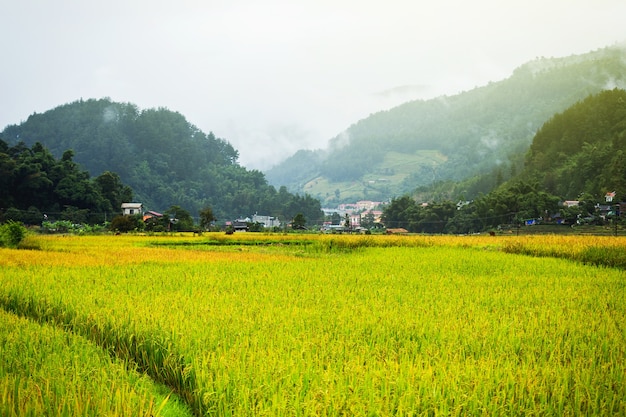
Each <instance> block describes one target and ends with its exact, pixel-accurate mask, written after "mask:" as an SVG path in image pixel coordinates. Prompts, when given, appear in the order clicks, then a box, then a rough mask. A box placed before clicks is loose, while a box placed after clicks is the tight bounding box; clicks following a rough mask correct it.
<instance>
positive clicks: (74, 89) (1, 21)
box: [0, 0, 626, 169]
mask: <svg viewBox="0 0 626 417" xmlns="http://www.w3.org/2000/svg"><path fill="white" fill-rule="evenodd" d="M624 16H626V2H624V1H623V0H598V1H594V2H590V1H579V0H551V1H549V2H546V1H539V0H529V1H526V2H503V1H491V0H475V1H473V2H467V1H461V0H447V1H438V2H417V1H409V0H406V1H405V0H396V1H394V0H391V1H386V2H380V1H376V2H374V1H367V0H365V1H363V0H360V1H356V0H346V1H326V0H321V1H320V0H316V1H286V0H285V1H283V0H271V1H265V2H258V1H237V0H228V1H219V0H216V1H176V2H165V1H148V0H135V1H121V0H110V1H107V2H82V1H80V2H79V1H69V0H57V1H44V0H41V1H35V0H23V1H19V2H17V1H15V2H13V1H9V0H2V1H1V2H0V50H1V51H2V65H0V129H2V128H4V126H6V125H8V124H15V123H20V122H21V121H24V120H26V118H28V116H29V115H30V114H32V113H33V112H44V111H46V110H49V109H51V108H53V107H56V106H58V105H61V104H65V103H68V102H72V101H75V100H78V99H80V98H83V99H89V98H101V97H110V98H111V99H113V100H115V101H122V102H131V103H134V104H137V105H138V106H139V107H140V108H142V109H144V108H153V107H166V108H168V109H170V110H173V111H178V112H180V113H181V114H183V115H184V116H185V117H186V118H187V120H188V121H189V122H190V123H192V124H194V125H196V126H198V127H199V128H200V129H202V130H203V131H205V132H207V133H208V132H210V131H212V132H213V133H215V135H216V136H218V137H220V138H223V139H226V140H228V141H229V142H230V143H232V144H233V146H234V147H235V148H236V149H237V150H238V151H239V153H240V163H241V164H242V165H244V166H246V167H248V168H254V169H267V168H269V167H270V166H272V165H273V164H275V163H278V162H279V161H280V160H282V159H284V158H285V157H287V156H289V155H291V154H292V153H293V152H295V151H296V150H298V149H302V148H309V149H313V148H322V147H325V146H326V142H327V141H328V140H329V139H330V138H332V137H333V136H336V135H337V134H339V133H340V132H342V131H343V130H344V129H346V128H347V127H349V125H350V124H352V123H355V122H356V121H358V120H359V119H362V118H364V117H367V116H368V115H369V114H370V113H373V112H376V111H379V110H383V109H387V108H390V107H392V106H394V105H397V104H400V103H402V102H404V101H408V100H411V99H418V98H431V97H434V96H438V95H442V94H448V95H449V94H455V93H457V92H460V91H463V90H470V89H472V88H474V87H476V86H480V85H484V84H486V83H488V82H489V81H497V80H500V79H503V78H506V77H508V76H509V75H510V74H511V73H512V72H513V70H514V69H515V68H516V67H518V66H519V65H521V64H523V63H525V62H527V61H529V60H532V59H534V58H536V57H541V56H545V57H557V56H567V55H571V54H578V53H584V52H588V51H591V50H595V49H599V48H603V47H605V46H610V45H613V44H615V43H622V42H623V41H624V40H626V30H624V22H623V19H624Z"/></svg>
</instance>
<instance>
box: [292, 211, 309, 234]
mask: <svg viewBox="0 0 626 417" xmlns="http://www.w3.org/2000/svg"><path fill="white" fill-rule="evenodd" d="M305 225H306V219H305V218H304V215H303V214H302V213H298V214H296V215H295V217H294V218H293V220H292V221H291V227H292V228H293V229H295V230H303V229H306V226H305Z"/></svg>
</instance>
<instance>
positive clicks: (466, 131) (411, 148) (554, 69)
mask: <svg viewBox="0 0 626 417" xmlns="http://www.w3.org/2000/svg"><path fill="white" fill-rule="evenodd" d="M625 77H626V49H624V48H623V47H617V46H615V47H610V48H605V49H601V50H598V51H594V52H590V53H587V54H584V55H578V56H570V57H566V58H539V59H536V60H534V61H532V62H529V63H527V64H524V65H522V66H520V67H519V68H517V69H516V70H515V71H514V72H513V74H512V75H511V77H509V78H507V79H505V80H502V81H498V82H492V83H490V84H488V85H486V86H482V87H478V88H475V89H473V90H471V91H467V92H463V93H460V94H457V95H454V96H449V97H448V96H444V97H437V98H434V99H431V100H417V101H412V102H408V103H405V104H402V105H400V106H397V107H395V108H393V109H391V110H388V111H381V112H378V113H375V114H372V115H371V116H369V117H368V118H366V119H363V120H361V121H359V122H357V123H355V124H354V125H352V126H350V127H349V128H348V129H347V130H346V131H345V132H343V133H342V134H341V135H338V136H337V137H335V138H333V139H332V140H330V141H329V144H328V147H327V149H323V150H318V151H301V152H298V153H296V154H295V155H294V156H293V157H292V158H289V159H287V160H286V161H284V162H283V163H281V164H279V165H278V166H276V167H274V168H272V169H271V170H269V171H268V172H267V173H266V174H267V178H268V180H269V181H270V183H272V184H287V185H288V188H289V190H290V191H303V190H305V189H306V190H307V192H310V193H311V194H312V195H313V196H314V197H317V198H320V199H322V201H323V203H324V204H327V205H332V204H336V203H339V202H346V201H349V200H354V199H355V198H356V199H360V198H370V197H371V195H372V194H374V195H375V196H376V197H375V198H377V199H386V198H391V197H393V196H396V195H401V194H403V193H407V192H412V191H413V190H415V189H416V188H418V187H423V186H429V185H431V184H433V183H435V182H440V181H446V180H451V181H461V180H466V179H468V178H472V177H476V176H480V175H484V174H487V173H491V172H492V171H493V170H494V168H496V167H497V168H498V169H499V170H500V171H501V172H502V173H503V175H504V177H503V179H506V178H508V177H510V174H511V173H514V172H516V171H517V170H519V169H520V168H521V165H522V163H523V155H524V154H525V153H526V151H527V150H528V147H529V146H530V143H531V141H532V138H533V136H534V135H535V133H536V132H537V131H538V129H539V128H540V127H541V125H542V124H543V123H544V122H545V121H547V120H548V119H550V117H552V116H553V115H554V114H555V113H558V112H562V111H564V110H565V109H567V108H568V107H569V106H571V105H572V104H574V103H576V102H577V101H579V100H581V99H583V98H585V97H587V96H588V95H590V94H595V93H598V92H600V91H602V90H605V89H611V88H614V87H615V86H625V85H626V79H625ZM423 152H427V154H425V155H433V154H435V155H440V156H438V157H437V158H434V159H429V158H428V157H427V156H424V157H419V155H420V154H421V153H423ZM390 153H394V155H397V154H402V155H405V158H407V159H408V160H409V161H413V162H412V163H409V164H407V168H406V169H404V170H402V173H403V174H404V175H397V176H394V175H390V176H389V177H388V178H387V179H388V180H389V181H388V182H387V184H385V185H386V187H381V188H379V189H377V190H370V188H369V187H368V186H367V184H369V181H370V180H371V178H375V179H376V178H378V177H380V173H385V172H396V169H397V167H396V166H394V165H395V164H397V161H398V157H397V156H389V154H390ZM416 155H418V156H416ZM412 158H415V159H414V160H413V159H412ZM313 179H315V180H316V181H317V183H318V184H321V186H320V187H314V186H311V185H310V181H311V180H313ZM356 183H358V184H361V187H360V188H361V191H360V192H356V191H353V190H355V186H354V184H356ZM485 186H486V187H490V186H493V184H489V185H487V183H486V182H485ZM306 187H308V188H306ZM468 189H469V190H470V192H471V193H474V194H477V193H479V192H488V191H489V189H490V188H483V187H480V186H474V187H469V188H468ZM337 190H338V192H335V191H337ZM467 197H472V195H468V196H467Z"/></svg>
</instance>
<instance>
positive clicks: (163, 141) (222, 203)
mask: <svg viewBox="0 0 626 417" xmlns="http://www.w3.org/2000/svg"><path fill="white" fill-rule="evenodd" d="M0 138H2V139H3V140H4V141H6V142H7V143H9V144H18V143H21V142H23V143H24V144H26V145H31V146H32V145H34V144H35V143H37V142H38V143H41V144H43V145H44V146H45V147H46V148H47V149H49V150H50V152H51V153H52V154H53V155H55V156H56V157H60V156H61V155H63V154H64V152H65V151H67V150H72V151H73V155H74V160H75V161H76V162H77V163H79V164H81V166H83V167H85V169H86V170H87V171H88V172H89V174H90V175H91V176H98V175H100V174H101V173H102V172H105V171H111V172H114V173H116V174H117V175H119V177H120V178H121V180H122V181H123V183H124V184H127V185H129V186H130V187H131V188H132V190H133V194H134V197H135V200H136V201H140V202H142V203H143V204H144V206H145V207H147V208H148V209H149V210H155V211H165V210H166V209H167V208H169V207H171V206H172V205H177V206H180V207H182V208H184V209H186V210H188V211H189V212H190V213H192V214H194V215H195V214H196V213H198V212H199V211H200V210H201V209H202V208H204V207H207V206H210V207H211V208H212V209H213V212H214V214H215V215H216V216H217V217H218V219H220V220H222V221H223V220H225V219H226V220H228V219H234V218H236V217H239V216H251V215H252V214H254V213H256V212H258V213H259V214H264V215H271V216H277V217H281V218H283V219H287V220H289V219H291V218H293V217H294V216H295V215H296V214H297V213H303V214H304V216H305V218H306V219H307V220H310V221H317V220H319V219H320V218H321V217H322V216H323V213H322V212H321V210H320V204H319V201H317V200H314V199H312V198H311V197H310V196H308V195H305V196H303V197H301V196H300V195H293V194H290V193H288V192H287V190H286V188H284V187H282V188H281V189H280V190H278V191H277V190H276V188H274V187H273V186H270V185H268V183H267V180H266V179H265V176H264V174H263V173H261V172H260V171H256V170H252V171H249V170H247V169H246V168H244V167H242V166H240V165H239V164H238V162H237V159H238V156H239V155H238V152H237V151H236V150H235V149H234V148H233V147H232V146H231V145H230V144H229V143H228V142H227V141H225V140H223V139H220V138H216V137H215V136H214V135H213V133H208V134H205V133H204V132H202V131H201V130H200V129H198V128H197V127H195V126H194V125H192V124H191V123H189V122H188V121H187V120H186V119H185V117H184V116H182V115H181V114H180V113H177V112H173V111H170V110H168V109H165V108H159V109H146V110H139V109H138V108H137V106H135V105H133V104H130V103H117V102H113V101H111V100H110V99H108V98H106V99H100V100H95V99H91V100H86V101H83V100H80V101H76V102H73V103H69V104H65V105H61V106H58V107H56V108H54V109H52V110H49V111H46V112H45V113H41V114H33V115H31V116H30V117H29V118H28V119H27V120H26V121H25V122H23V123H21V124H20V125H10V126H7V127H6V128H5V129H4V131H3V132H1V133H0Z"/></svg>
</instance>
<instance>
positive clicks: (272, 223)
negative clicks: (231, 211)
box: [252, 214, 280, 227]
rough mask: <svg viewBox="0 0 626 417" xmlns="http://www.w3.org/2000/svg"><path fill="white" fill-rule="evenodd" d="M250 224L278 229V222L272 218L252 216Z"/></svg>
mask: <svg viewBox="0 0 626 417" xmlns="http://www.w3.org/2000/svg"><path fill="white" fill-rule="evenodd" d="M252 223H259V224H262V225H263V227H280V220H278V219H277V218H276V217H272V216H259V215H258V214H255V215H254V216H252Z"/></svg>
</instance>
